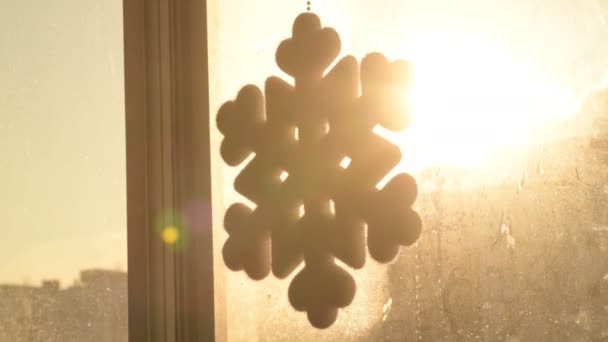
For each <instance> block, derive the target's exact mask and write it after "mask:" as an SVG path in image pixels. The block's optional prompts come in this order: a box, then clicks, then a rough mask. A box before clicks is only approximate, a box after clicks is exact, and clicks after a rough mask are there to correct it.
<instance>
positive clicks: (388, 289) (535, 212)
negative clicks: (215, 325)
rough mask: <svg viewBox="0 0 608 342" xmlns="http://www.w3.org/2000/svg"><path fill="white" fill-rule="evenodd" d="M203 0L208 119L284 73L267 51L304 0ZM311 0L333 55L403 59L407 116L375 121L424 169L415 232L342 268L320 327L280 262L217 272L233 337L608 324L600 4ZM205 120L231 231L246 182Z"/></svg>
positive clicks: (556, 330) (561, 330)
mask: <svg viewBox="0 0 608 342" xmlns="http://www.w3.org/2000/svg"><path fill="white" fill-rule="evenodd" d="M210 3H211V4H212V5H211V7H210V11H209V20H210V26H209V37H210V38H209V46H210V51H211V54H210V59H209V61H210V63H209V68H210V91H211V97H210V98H211V116H212V117H213V116H214V115H215V113H217V110H218V109H219V106H221V104H222V103H224V102H225V101H228V100H231V99H233V98H234V97H235V96H236V93H237V92H238V90H239V89H240V87H242V86H244V85H245V84H249V83H252V84H255V85H258V86H259V87H262V85H263V82H264V80H265V78H266V77H269V76H271V75H276V76H281V77H286V76H285V74H283V73H282V72H281V71H280V70H279V69H278V68H277V67H276V64H275V60H274V53H275V49H276V47H277V45H278V43H279V42H280V41H281V40H283V39H285V38H288V37H289V36H290V33H291V25H292V22H293V19H294V18H295V17H296V16H297V14H299V13H300V12H302V11H304V10H305V2H304V1H293V2H290V1H271V0H268V1H262V2H260V1H258V2H244V1H236V0H228V1H213V2H210ZM312 7H313V11H314V12H316V13H317V14H319V15H320V17H321V20H322V22H323V24H324V25H326V26H331V27H334V28H335V29H336V30H337V31H338V32H339V33H340V35H341V38H342V43H343V44H342V55H345V54H353V55H355V56H356V57H357V58H359V59H360V58H361V57H363V56H364V55H365V54H366V53H367V52H371V51H379V52H383V53H385V54H386V55H387V56H388V57H389V58H393V59H394V58H405V59H407V60H409V61H410V62H411V63H412V67H413V70H414V73H415V78H414V81H413V82H414V83H413V85H412V88H411V91H410V93H409V98H407V99H408V100H409V101H410V104H411V106H412V111H413V113H412V115H413V120H412V123H411V126H410V128H409V129H408V130H406V131H405V132H404V133H403V134H393V135H386V134H385V133H384V132H382V131H380V132H379V134H384V135H385V136H386V137H387V139H391V140H393V141H396V142H397V143H398V144H399V145H400V146H401V148H402V151H403V154H404V159H403V163H402V165H400V166H399V169H400V170H406V171H408V172H411V173H412V174H414V175H415V176H416V179H417V180H418V183H419V188H420V193H419V197H418V199H417V202H416V205H417V209H418V210H419V212H420V213H421V215H422V217H423V220H424V228H423V229H424V230H423V234H422V236H421V238H420V240H419V241H418V243H416V244H415V245H414V246H411V247H407V248H402V250H401V254H400V256H399V258H398V259H397V260H396V261H394V262H392V263H391V264H389V265H378V264H377V263H375V262H373V261H372V260H370V259H369V258H368V261H367V264H366V267H365V268H364V269H363V270H357V271H352V270H350V271H351V274H352V275H353V276H354V277H355V279H356V281H357V286H358V288H357V294H356V297H355V299H354V301H353V303H352V305H351V306H349V307H347V308H346V309H344V310H341V311H340V313H339V316H338V321H337V322H336V323H335V324H334V325H333V326H332V327H331V328H329V329H327V330H322V331H319V330H315V329H313V328H311V327H310V326H309V323H308V322H307V320H306V315H305V314H304V313H298V312H295V311H294V310H293V309H292V308H291V307H290V305H289V302H288V299H287V287H288V284H289V279H290V278H288V279H285V280H280V281H279V280H276V279H274V278H273V277H272V276H269V277H268V278H267V279H265V280H263V281H253V280H250V279H248V278H247V276H246V275H244V274H243V273H242V272H240V273H234V272H231V271H227V270H226V271H223V275H224V277H225V287H224V289H225V293H226V299H225V300H226V306H225V308H226V322H227V339H228V340H229V341H251V340H263V341H285V340H290V341H311V340H317V341H337V340H349V341H350V340H352V341H358V340H360V341H368V340H374V341H402V340H421V341H426V340H480V341H528V340H601V339H605V338H608V328H607V326H606V324H605V322H606V321H607V320H608V263H607V260H608V259H606V257H605V255H606V253H607V252H608V231H607V228H606V227H607V226H608V221H607V220H608V214H607V211H606V208H608V206H607V204H608V197H607V196H608V195H606V191H605V190H606V187H605V186H604V183H605V182H606V176H607V174H606V172H605V169H606V158H605V153H606V150H605V148H606V146H605V143H604V141H605V140H606V138H605V137H606V134H607V132H608V131H606V126H605V123H606V119H607V118H608V108H607V107H606V106H605V103H606V96H607V95H606V94H607V93H606V91H605V90H604V89H605V87H606V84H605V77H606V71H608V62H607V61H608V50H606V48H605V46H606V42H607V41H608V31H606V27H607V26H606V23H605V16H606V15H607V14H608V7H605V6H604V5H603V4H601V2H596V1H578V2H568V1H566V2H563V1H562V2H546V3H541V2H526V1H524V2H504V3H500V4H498V3H489V2H485V1H474V0H470V1H464V2H462V1H461V2H458V3H457V4H456V3H452V2H449V1H443V2H441V1H434V2H429V1H424V2H404V1H390V0H385V1H358V2H356V3H354V2H348V1H314V0H313V1H312ZM270 13H272V15H270ZM286 79H288V78H286ZM262 88H263V87H262ZM405 96H406V95H405V94H404V97H405ZM212 129H213V131H212V148H213V151H214V155H213V156H214V159H213V167H214V170H215V172H216V173H215V174H214V179H213V182H214V184H215V185H217V184H220V185H217V186H218V187H220V188H221V189H222V190H221V191H219V196H220V197H218V198H216V199H215V202H214V203H216V206H219V208H215V209H216V210H217V212H216V215H214V222H215V224H214V229H215V233H216V234H219V235H220V236H223V238H221V237H220V238H218V239H219V241H216V243H220V244H223V241H224V239H225V237H226V234H225V232H223V230H222V229H221V228H222V217H223V213H224V211H225V209H226V208H227V207H228V206H229V205H230V204H231V203H233V202H234V201H236V200H240V199H241V198H240V196H238V195H237V194H236V193H235V192H234V190H233V189H232V182H233V180H234V177H235V175H236V173H237V172H238V169H235V168H231V167H227V166H223V164H222V162H221V159H220V158H219V156H218V153H217V151H218V150H219V141H220V139H221V136H220V135H219V132H217V131H216V130H214V129H215V128H214V127H212ZM216 257H217V258H221V254H216ZM222 267H223V266H221V265H220V269H221V270H222V269H223V268H222ZM244 308H246V309H244Z"/></svg>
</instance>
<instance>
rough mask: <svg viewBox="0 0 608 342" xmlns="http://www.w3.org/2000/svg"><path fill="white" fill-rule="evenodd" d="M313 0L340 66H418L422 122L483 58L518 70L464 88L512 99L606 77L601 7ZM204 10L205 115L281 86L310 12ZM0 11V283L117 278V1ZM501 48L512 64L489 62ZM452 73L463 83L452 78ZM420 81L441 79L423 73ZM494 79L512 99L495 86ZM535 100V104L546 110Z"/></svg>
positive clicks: (573, 89)
mask: <svg viewBox="0 0 608 342" xmlns="http://www.w3.org/2000/svg"><path fill="white" fill-rule="evenodd" d="M312 3H313V6H312V7H313V10H314V11H315V12H317V13H318V14H319V15H320V16H321V20H322V22H323V24H325V25H329V26H332V27H334V28H336V29H337V31H338V32H339V33H340V35H341V37H342V41H343V44H342V54H343V55H344V54H354V55H355V56H356V57H357V58H361V57H363V56H364V55H365V54H366V53H367V52H371V51H380V52H384V53H386V54H387V55H388V56H389V57H390V58H412V59H413V60H414V62H417V63H419V64H418V65H421V67H420V71H421V79H422V80H423V81H424V82H421V84H423V85H424V84H426V88H424V87H419V88H420V89H419V96H420V99H419V101H418V102H419V103H421V106H422V107H421V108H423V109H424V110H426V112H425V113H426V114H429V113H430V112H431V111H435V112H433V113H432V115H450V113H446V112H445V111H443V109H445V108H444V107H439V108H435V107H433V106H432V102H436V101H434V100H433V98H431V100H428V97H429V93H428V92H429V91H432V90H433V89H436V90H438V91H444V92H446V93H449V92H450V89H455V88H459V86H458V83H457V82H454V79H456V78H457V77H462V76H463V75H471V74H472V72H473V71H474V70H473V69H475V66H477V65H479V61H482V60H486V61H487V60H490V63H489V64H488V65H487V69H488V70H497V69H501V68H502V66H506V67H508V68H513V70H516V71H517V72H516V73H511V72H510V70H511V69H508V70H507V71H508V72H503V73H502V74H497V80H496V81H495V82H496V83H495V84H494V83H492V78H491V77H488V78H484V77H478V78H473V81H475V82H469V83H468V84H467V86H466V87H464V86H462V87H460V88H467V87H468V89H473V91H477V90H476V89H490V90H492V89H493V90H496V91H498V92H504V93H506V94H509V93H510V92H514V93H515V94H519V93H518V92H517V90H516V88H518V85H521V84H524V83H528V81H527V80H528V79H527V78H517V77H514V78H513V79H511V78H508V76H509V75H515V76H517V75H520V74H521V75H523V76H522V77H526V76H530V75H534V77H535V78H534V79H533V81H534V82H537V81H538V82H537V83H538V85H537V83H534V82H532V83H531V84H532V85H533V86H534V87H536V86H538V87H540V88H538V89H537V88H534V87H531V88H530V89H531V90H530V91H531V92H535V91H540V92H541V93H542V92H543V91H544V88H542V87H544V86H545V85H546V84H548V85H550V86H551V87H553V86H554V85H555V87H557V88H556V89H558V90H559V91H558V92H556V94H558V95H557V96H561V94H565V93H568V94H570V93H571V94H574V95H573V96H578V95H577V94H579V93H584V92H585V91H586V90H587V89H588V88H591V87H594V86H596V85H597V84H599V83H601V80H602V78H603V77H604V71H605V70H607V69H608V68H606V66H607V63H608V44H606V40H607V39H606V38H607V37H608V29H607V28H606V25H605V18H604V15H605V14H606V13H608V11H606V9H607V8H608V3H607V2H606V1H600V0H554V1H548V0H536V1H529V0H513V1H502V0H500V1H499V0H494V1H488V0H463V1H448V0H442V1H440V0H428V1H413V0H412V1H405V0H381V1H378V0H373V1H372V0H361V1H350V0H334V1H332V0H313V1H312ZM210 4H211V5H210V8H211V10H210V16H211V17H210V23H211V25H212V26H211V28H210V44H211V46H210V51H211V53H212V57H211V89H212V94H211V97H212V99H211V102H212V108H211V110H212V113H214V111H215V110H217V108H219V105H221V104H222V103H223V102H224V101H227V100H229V99H231V98H233V97H234V95H235V94H236V93H237V91H238V89H239V88H240V87H241V86H243V85H244V84H246V83H254V84H257V85H261V84H262V83H263V81H264V79H265V78H266V77H268V76H270V75H273V74H275V75H279V76H285V75H284V74H282V73H281V72H280V71H279V70H278V68H276V66H275V65H274V49H275V48H276V46H277V44H278V43H279V42H280V40H282V39H285V38H287V37H288V36H289V34H290V31H291V24H292V22H293V19H294V18H295V16H296V15H297V14H298V13H299V12H301V11H303V10H304V9H305V1H303V0H260V1H255V2H254V1H237V0H222V1H210ZM1 7H2V9H1V11H0V219H1V221H0V283H6V282H10V283H23V282H24V281H27V282H31V283H37V282H39V281H40V280H41V279H47V278H58V279H61V280H62V282H63V283H64V284H66V283H70V282H71V281H72V280H73V279H75V278H76V277H77V276H78V271H79V270H81V269H83V268H88V267H105V268H122V269H126V203H125V197H126V196H125V146H124V92H123V53H122V44H123V42H122V1H121V0H53V1H45V0H21V1H5V4H3V5H2V6H1ZM269 14H272V15H269ZM497 51H498V52H500V53H498V55H499V56H502V57H504V56H508V60H505V61H496V59H495V58H494V57H495V56H496V52H497ZM505 51H506V53H505V54H502V53H503V52H505ZM502 57H501V58H502ZM484 58H485V59H484ZM498 59H500V58H498ZM425 61H427V62H428V63H426V64H425V63H424V62H425ZM429 61H430V62H429ZM467 61H468V62H469V64H465V65H463V64H462V63H461V64H458V62H464V63H466V62H467ZM494 62H496V63H495V64H492V63H494ZM498 62H501V63H502V62H505V64H500V63H498ZM433 63H434V64H433ZM521 65H523V68H519V66H521ZM466 68H471V70H473V71H471V73H468V71H467V69H466ZM518 68H519V69H518ZM526 68H527V69H526ZM457 69H463V70H464V72H462V70H461V72H460V73H458V72H456V73H454V74H449V73H450V72H451V71H452V70H457ZM528 69H529V70H532V72H528V71H527V70H528ZM429 70H435V71H437V70H440V71H445V73H443V74H441V75H433V74H432V73H431V74H429V73H427V74H425V71H429ZM503 71H504V70H503ZM505 75H506V76H505ZM482 76H483V75H482ZM486 76H487V75H486ZM425 77H426V79H425ZM501 77H507V79H508V80H510V81H512V82H513V84H511V85H512V86H513V88H504V87H503V88H492V87H496V85H497V84H501V82H502V80H501V79H500V78H501ZM425 82H426V83H425ZM446 82H452V83H447V85H446ZM502 83H504V82H502ZM434 85H438V87H437V88H435V87H434ZM442 85H443V86H442ZM503 86H504V84H503ZM450 87H451V88H450ZM475 87H477V88H475ZM551 87H550V89H553V88H551ZM562 88H564V89H566V92H562V90H563V89H562ZM429 89H430V90H429ZM425 91H426V92H427V93H425ZM522 96H523V97H522V99H523V98H525V99H526V101H527V100H528V99H527V98H526V97H525V96H526V94H523V95H522ZM437 98H441V94H439V96H438V97H437ZM504 99H507V98H496V99H494V98H492V100H493V101H494V100H496V101H502V100H504ZM534 99H537V97H534ZM548 99H552V98H551V97H549V98H548ZM424 100H427V102H425V101H424ZM469 100H470V99H469ZM545 100H546V99H545ZM535 101H536V100H535ZM543 101H544V100H543ZM537 102H538V103H537ZM537 102H533V101H532V102H530V106H534V108H535V109H536V108H537V107H538V106H540V107H538V108H541V107H542V106H543V105H544V104H545V102H547V101H544V102H542V101H540V102H539V101H537ZM548 102H549V103H553V101H548ZM460 105H462V106H461V107H460V108H456V112H457V113H465V112H469V111H468V108H471V107H470V105H471V104H470V103H466V101H463V103H460ZM425 106H426V107H425ZM467 106H469V107H467ZM446 108H447V107H446ZM473 108H474V109H475V110H477V111H478V112H479V113H486V112H487V108H485V107H480V106H479V105H476V106H473ZM514 108H515V109H520V107H514ZM543 108H544V107H542V108H541V109H543ZM528 109H529V108H528ZM424 110H422V112H424ZM543 110H544V109H543ZM503 114H504V113H503ZM429 115H430V116H429ZM429 115H427V116H425V117H426V118H429V117H431V116H432V115H431V114H429ZM445 118H447V116H446V117H433V118H432V120H433V121H432V122H442V120H443V119H445ZM476 118H477V117H476V116H471V118H470V119H471V120H477V119H476ZM489 121H493V120H489ZM422 122H423V123H424V120H423V121H422ZM427 124H428V122H427ZM419 127H422V128H423V129H426V130H427V131H423V132H419V135H418V136H417V137H418V138H416V141H418V142H419V143H421V144H422V145H424V147H429V146H428V144H427V142H426V141H425V140H423V139H422V138H421V137H424V136H426V135H431V134H433V130H434V129H435V128H436V127H432V126H428V125H427V126H425V125H424V124H422V125H421V126H419ZM485 134H486V136H488V135H487V130H486V132H485ZM491 136H494V135H491ZM476 145H479V144H476ZM443 146H445V144H444V145H443ZM463 146H467V145H463ZM439 147H441V145H439ZM482 152H485V151H482ZM429 153H430V152H429ZM451 155H453V153H451ZM467 157H470V156H467ZM437 158H438V159H436V160H435V159H434V160H432V161H428V163H431V162H433V163H437V162H439V163H441V162H445V160H442V159H441V158H442V155H441V154H438V155H437ZM460 161H462V160H460ZM424 162H425V163H426V162H427V161H424Z"/></svg>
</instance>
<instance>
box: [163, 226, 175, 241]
mask: <svg viewBox="0 0 608 342" xmlns="http://www.w3.org/2000/svg"><path fill="white" fill-rule="evenodd" d="M161 238H162V240H163V242H164V243H166V244H167V245H173V244H175V243H176V242H177V240H179V231H178V230H177V228H176V227H175V226H168V227H165V228H163V230H162V232H161Z"/></svg>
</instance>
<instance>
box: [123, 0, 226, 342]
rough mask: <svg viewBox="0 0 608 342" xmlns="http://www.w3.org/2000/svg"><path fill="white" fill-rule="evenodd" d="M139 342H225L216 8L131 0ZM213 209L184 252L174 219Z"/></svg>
mask: <svg viewBox="0 0 608 342" xmlns="http://www.w3.org/2000/svg"><path fill="white" fill-rule="evenodd" d="M123 14H124V18H123V20H124V21H123V22H124V54H125V57H124V58H125V60H124V61H125V110H126V148H127V225H128V255H129V258H128V266H129V286H128V288H129V291H128V295H129V341H133V342H135V341H137V342H141V341H224V340H225V339H226V326H225V309H224V297H223V284H222V280H221V279H222V277H217V276H216V275H215V270H220V269H221V267H214V266H217V265H215V263H218V261H217V260H215V259H214V257H213V255H214V253H213V251H214V243H213V234H212V229H211V222H212V221H211V208H210V205H211V198H212V186H211V149H210V115H209V74H208V48H207V1H205V0H123ZM193 199H195V200H199V201H202V202H203V203H207V204H208V207H209V208H208V211H209V212H208V215H207V216H208V220H207V221H208V222H207V225H206V228H207V229H206V230H205V231H204V233H202V234H192V235H191V236H190V240H189V244H188V248H184V249H181V250H176V249H175V248H172V247H171V246H168V245H166V244H164V243H163V242H162V240H161V239H160V238H159V234H158V232H157V231H156V227H155V226H156V224H157V223H158V218H159V216H160V215H162V213H163V212H165V211H166V210H173V211H175V212H180V211H181V209H182V208H183V207H184V204H185V203H187V202H188V201H191V200H193Z"/></svg>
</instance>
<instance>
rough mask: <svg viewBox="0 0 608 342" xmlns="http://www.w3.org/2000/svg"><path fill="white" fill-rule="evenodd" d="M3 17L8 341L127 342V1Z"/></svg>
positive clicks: (15, 8)
mask: <svg viewBox="0 0 608 342" xmlns="http://www.w3.org/2000/svg"><path fill="white" fill-rule="evenodd" d="M2 7H3V9H2V11H0V42H2V43H1V45H2V52H0V65H2V67H1V68H2V72H1V74H2V77H1V78H0V189H1V190H0V208H1V209H0V341H7V342H8V341H11V342H13V341H14V342H32V341H36V342H42V341H66V342H80V341H96V342H115V341H118V342H120V341H127V339H128V336H127V335H128V327H127V325H128V322H127V273H126V266H127V246H126V245H127V241H126V237H127V230H126V203H125V202H126V199H125V197H126V196H125V193H126V186H125V152H124V151H125V142H124V133H125V132H124V103H123V102H124V99H123V97H124V96H123V94H124V89H123V67H122V65H123V52H122V46H123V39H122V2H121V1H119V0H112V1H98V0H90V1H70V2H69V3H68V2H67V1H52V2H48V1H41V0H32V1H20V2H11V3H10V4H9V3H6V6H2Z"/></svg>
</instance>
